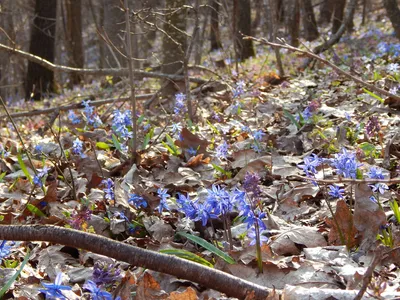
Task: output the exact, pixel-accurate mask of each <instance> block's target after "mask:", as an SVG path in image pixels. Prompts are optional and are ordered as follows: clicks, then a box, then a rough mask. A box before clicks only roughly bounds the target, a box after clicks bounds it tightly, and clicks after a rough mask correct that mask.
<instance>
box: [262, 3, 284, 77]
mask: <svg viewBox="0 0 400 300" xmlns="http://www.w3.org/2000/svg"><path fill="white" fill-rule="evenodd" d="M276 4H277V2H276V1H275V0H267V11H268V13H267V22H266V23H267V25H268V32H269V39H270V40H271V41H273V42H276V31H277V27H278V22H277V20H278V14H277V12H276V10H277V6H276ZM273 49H274V52H275V57H276V64H277V66H278V71H279V77H281V78H282V77H284V76H285V72H284V69H283V64H282V59H281V54H280V51H279V48H278V47H274V48H273Z"/></svg>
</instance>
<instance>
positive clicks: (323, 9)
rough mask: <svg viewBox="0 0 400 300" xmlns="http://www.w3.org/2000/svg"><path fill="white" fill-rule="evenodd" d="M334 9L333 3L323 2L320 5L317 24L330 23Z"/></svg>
mask: <svg viewBox="0 0 400 300" xmlns="http://www.w3.org/2000/svg"><path fill="white" fill-rule="evenodd" d="M334 9H335V1H332V0H324V1H323V2H322V3H321V4H320V11H319V12H320V13H319V19H318V23H319V24H329V23H330V22H331V19H332V15H333V11H334Z"/></svg>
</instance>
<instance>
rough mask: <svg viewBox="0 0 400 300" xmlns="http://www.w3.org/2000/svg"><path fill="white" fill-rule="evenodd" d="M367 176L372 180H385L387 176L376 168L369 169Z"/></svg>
mask: <svg viewBox="0 0 400 300" xmlns="http://www.w3.org/2000/svg"><path fill="white" fill-rule="evenodd" d="M366 175H367V176H368V177H369V178H371V179H385V176H383V174H382V169H380V168H377V167H374V166H373V167H371V168H370V169H369V172H367V174H366Z"/></svg>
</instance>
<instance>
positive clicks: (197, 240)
mask: <svg viewBox="0 0 400 300" xmlns="http://www.w3.org/2000/svg"><path fill="white" fill-rule="evenodd" d="M177 234H179V235H180V236H183V237H185V238H187V239H188V240H191V241H192V242H195V243H196V244H198V245H200V246H202V247H203V248H205V249H207V250H208V251H211V252H212V253H214V254H215V255H217V256H219V257H220V258H222V259H223V260H224V261H226V262H227V263H228V264H234V263H236V262H235V260H234V259H233V258H232V257H231V256H229V255H228V254H226V253H225V252H223V251H222V250H220V249H218V248H217V247H215V246H214V245H213V244H210V243H209V242H207V241H206V240H205V239H202V238H201V237H198V236H195V235H192V234H189V233H186V232H177Z"/></svg>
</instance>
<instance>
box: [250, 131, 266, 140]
mask: <svg viewBox="0 0 400 300" xmlns="http://www.w3.org/2000/svg"><path fill="white" fill-rule="evenodd" d="M264 135H265V133H264V132H262V131H261V130H257V131H255V132H253V137H254V139H255V140H256V141H261V140H262V138H263V137H264Z"/></svg>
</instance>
